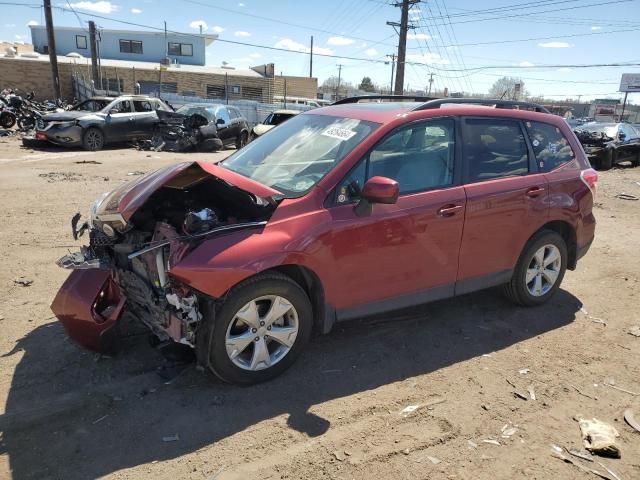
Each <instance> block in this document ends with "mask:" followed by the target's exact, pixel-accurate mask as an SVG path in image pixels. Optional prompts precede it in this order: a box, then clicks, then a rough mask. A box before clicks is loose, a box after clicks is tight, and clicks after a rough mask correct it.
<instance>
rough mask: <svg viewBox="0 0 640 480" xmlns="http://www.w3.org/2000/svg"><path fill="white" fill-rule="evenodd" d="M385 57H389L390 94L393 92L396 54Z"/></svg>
mask: <svg viewBox="0 0 640 480" xmlns="http://www.w3.org/2000/svg"><path fill="white" fill-rule="evenodd" d="M387 57H391V81H390V82H389V93H390V94H391V93H392V92H393V71H394V69H395V68H396V54H395V53H392V54H390V55H387Z"/></svg>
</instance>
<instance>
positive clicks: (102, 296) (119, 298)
mask: <svg viewBox="0 0 640 480" xmlns="http://www.w3.org/2000/svg"><path fill="white" fill-rule="evenodd" d="M125 301H126V297H125V296H124V295H122V293H121V292H120V288H119V287H118V285H116V283H115V282H114V281H113V279H112V278H111V272H110V270H107V269H88V270H72V271H71V275H69V278H67V280H66V281H65V282H64V284H63V285H62V287H61V288H60V290H59V291H58V294H57V295H56V298H55V299H54V300H53V303H52V304H51V310H52V311H53V313H54V314H55V316H56V317H58V320H60V322H61V323H62V325H63V326H64V329H65V330H66V331H67V334H68V335H69V337H71V339H72V340H74V341H75V342H77V343H79V344H80V345H82V346H84V347H86V348H88V349H90V350H94V351H104V350H108V349H109V347H110V344H111V341H112V340H113V327H114V326H115V325H116V323H117V322H118V319H119V318H120V315H121V313H122V309H123V307H124V303H125Z"/></svg>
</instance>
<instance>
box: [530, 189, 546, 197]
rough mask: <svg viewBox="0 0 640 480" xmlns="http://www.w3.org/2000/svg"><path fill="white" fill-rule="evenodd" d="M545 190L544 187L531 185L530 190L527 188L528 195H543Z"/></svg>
mask: <svg viewBox="0 0 640 480" xmlns="http://www.w3.org/2000/svg"><path fill="white" fill-rule="evenodd" d="M544 191H545V188H544V187H531V188H530V189H529V190H527V197H538V196H540V195H542V194H543V193H544Z"/></svg>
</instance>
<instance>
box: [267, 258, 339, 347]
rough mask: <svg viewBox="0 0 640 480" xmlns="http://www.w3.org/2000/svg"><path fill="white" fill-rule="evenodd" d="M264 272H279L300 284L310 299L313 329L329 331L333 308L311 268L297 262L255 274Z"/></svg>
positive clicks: (332, 319)
mask: <svg viewBox="0 0 640 480" xmlns="http://www.w3.org/2000/svg"><path fill="white" fill-rule="evenodd" d="M266 272H278V273H281V274H283V275H286V276H287V277H289V278H291V279H292V280H293V281H294V282H296V283H297V284H298V285H300V286H301V287H302V289H303V290H304V291H305V292H306V294H307V295H308V296H309V300H311V306H312V307H313V329H314V331H315V332H317V333H323V334H324V333H329V331H330V330H331V327H332V326H333V324H334V323H335V310H334V309H333V308H331V306H329V305H327V303H326V301H325V296H324V287H323V286H322V281H321V280H320V277H318V275H317V274H316V273H315V272H314V271H313V270H311V269H310V268H308V267H306V266H303V265H299V264H283V265H277V266H274V267H272V268H269V269H267V270H262V271H261V272H259V273H258V274H257V275H259V274H261V273H266Z"/></svg>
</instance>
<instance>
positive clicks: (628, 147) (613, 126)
mask: <svg viewBox="0 0 640 480" xmlns="http://www.w3.org/2000/svg"><path fill="white" fill-rule="evenodd" d="M574 132H575V134H576V136H577V137H578V140H580V143H582V146H583V148H584V151H585V152H586V154H587V157H588V158H589V161H590V162H591V165H593V166H594V167H595V168H597V169H600V170H608V169H610V168H611V167H613V166H614V165H616V164H617V163H620V162H631V164H632V165H633V166H638V165H640V130H639V129H638V128H637V127H634V126H633V125H631V124H629V123H588V124H585V125H582V126H580V127H578V128H576V129H575V130H574Z"/></svg>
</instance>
